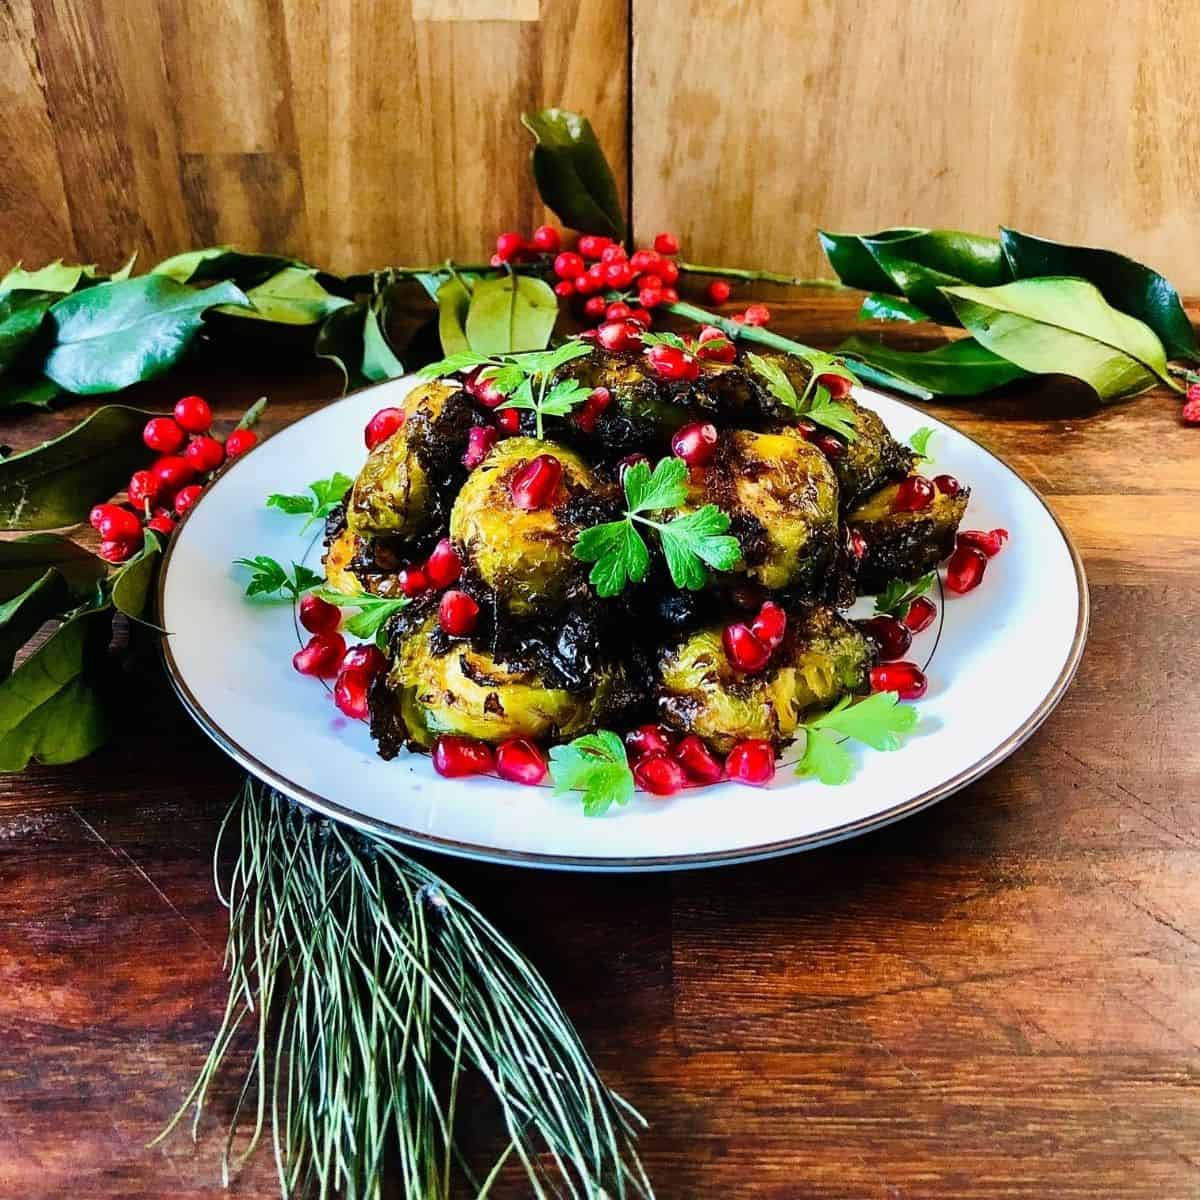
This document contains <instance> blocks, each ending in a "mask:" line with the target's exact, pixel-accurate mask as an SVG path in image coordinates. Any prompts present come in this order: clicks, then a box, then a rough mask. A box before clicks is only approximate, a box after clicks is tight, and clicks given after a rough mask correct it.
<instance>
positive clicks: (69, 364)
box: [43, 275, 249, 395]
mask: <svg viewBox="0 0 1200 1200" xmlns="http://www.w3.org/2000/svg"><path fill="white" fill-rule="evenodd" d="M247 303H249V302H248V301H247V300H246V297H245V296H244V295H243V294H242V293H241V292H240V291H239V290H238V289H237V288H236V287H235V286H234V285H233V284H232V283H217V284H214V285H213V286H212V287H210V288H205V289H203V290H199V289H197V288H191V287H187V286H185V285H184V284H181V283H177V282H176V281H175V280H174V279H171V278H169V277H168V276H166V275H142V276H141V277H140V278H138V279H127V280H124V281H122V282H119V283H101V284H98V285H97V286H95V287H90V288H87V289H86V290H85V291H82V292H75V293H74V294H73V295H71V296H66V297H64V298H63V299H62V300H59V301H58V302H57V303H56V304H54V305H52V306H51V308H50V317H49V320H50V323H51V325H52V328H53V333H54V337H55V342H54V345H53V346H52V347H51V349H50V352H49V354H48V355H47V357H46V362H45V366H44V368H43V369H44V371H45V373H46V375H48V376H49V377H50V378H51V379H53V380H54V382H55V383H57V384H58V385H59V386H60V387H62V388H64V389H66V390H67V391H68V392H74V393H76V394H77V395H94V394H95V393H98V392H115V391H118V390H119V389H121V388H125V387H129V386H130V385H131V384H134V383H139V382H141V381H142V380H144V379H154V378H157V377H158V376H159V375H162V374H164V373H165V372H166V371H169V370H170V369H171V368H172V367H173V366H174V365H175V364H176V363H177V362H178V361H179V360H180V359H181V358H182V357H183V355H184V352H185V351H186V350H187V348H188V346H189V345H190V344H191V342H192V339H193V338H194V337H195V336H196V333H197V332H198V331H199V329H200V327H201V325H202V324H203V317H204V313H205V312H206V311H207V310H208V309H210V308H212V307H214V306H215V305H219V304H234V305H238V304H242V305H244V304H247Z"/></svg>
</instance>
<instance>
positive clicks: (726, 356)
mask: <svg viewBox="0 0 1200 1200" xmlns="http://www.w3.org/2000/svg"><path fill="white" fill-rule="evenodd" d="M696 357H697V358H703V359H705V360H706V361H708V362H723V363H731V362H733V360H734V359H735V358H737V350H736V349H735V347H734V344H733V342H732V341H731V340H730V339H729V338H728V337H726V335H725V334H724V333H723V332H722V331H721V330H720V329H718V328H716V326H715V325H705V326H704V328H703V329H701V330H700V337H699V339H698V341H697V342H696Z"/></svg>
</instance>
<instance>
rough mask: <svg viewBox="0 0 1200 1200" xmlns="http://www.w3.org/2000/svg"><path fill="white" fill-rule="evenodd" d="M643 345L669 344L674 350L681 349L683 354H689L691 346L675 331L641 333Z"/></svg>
mask: <svg viewBox="0 0 1200 1200" xmlns="http://www.w3.org/2000/svg"><path fill="white" fill-rule="evenodd" d="M642 345H643V346H670V347H671V348H672V349H674V350H682V351H683V352H684V354H690V353H691V352H692V347H691V346H689V345H688V344H687V342H685V341H684V340H683V338H681V337H680V336H679V334H677V333H643V334H642Z"/></svg>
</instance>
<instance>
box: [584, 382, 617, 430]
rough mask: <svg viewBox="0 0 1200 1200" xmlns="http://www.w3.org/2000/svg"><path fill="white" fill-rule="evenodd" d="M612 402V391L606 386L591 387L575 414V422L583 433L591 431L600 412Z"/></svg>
mask: <svg viewBox="0 0 1200 1200" xmlns="http://www.w3.org/2000/svg"><path fill="white" fill-rule="evenodd" d="M611 403H612V393H611V392H610V391H609V390H608V388H606V387H598V388H593V389H592V390H591V392H590V393H589V395H588V398H587V399H586V400H585V401H584V402H583V407H582V408H580V410H579V412H578V413H576V414H575V423H576V424H577V425H578V426H579V428H580V429H582V430H583V431H584V433H592V432H593V431H594V430H595V428H596V421H597V419H598V418H599V416H600V414H601V413H602V412H604V410H605V409H606V408H608V406H609V405H610V404H611Z"/></svg>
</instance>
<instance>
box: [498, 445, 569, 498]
mask: <svg viewBox="0 0 1200 1200" xmlns="http://www.w3.org/2000/svg"><path fill="white" fill-rule="evenodd" d="M561 483H562V463H560V462H559V461H558V459H557V458H555V457H554V455H553V454H539V455H538V456H537V458H534V459H531V460H530V461H529V462H527V463H526V464H525V465H524V466H523V467H521V468H520V469H519V470H518V471H517V472H516V473H515V474H514V475H513V477H512V479H511V481H510V482H509V485H508V490H509V494H510V495H511V496H512V502H513V504H515V505H516V506H517V508H520V509H523V510H524V511H525V512H532V511H534V510H535V509H539V508H549V507H550V505H551V504H552V503H553V502H554V497H555V496H556V494H557V493H558V489H559V485H560V484H561Z"/></svg>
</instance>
